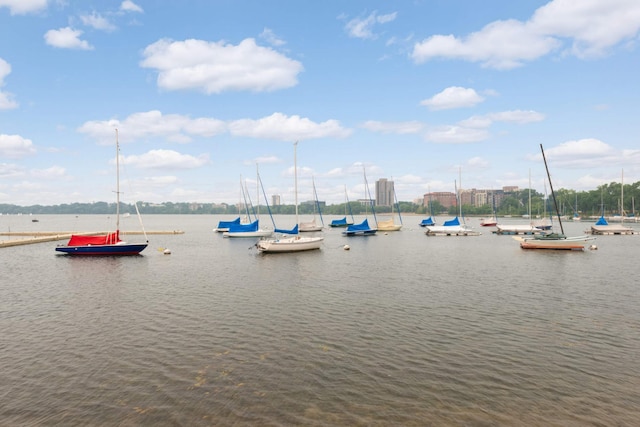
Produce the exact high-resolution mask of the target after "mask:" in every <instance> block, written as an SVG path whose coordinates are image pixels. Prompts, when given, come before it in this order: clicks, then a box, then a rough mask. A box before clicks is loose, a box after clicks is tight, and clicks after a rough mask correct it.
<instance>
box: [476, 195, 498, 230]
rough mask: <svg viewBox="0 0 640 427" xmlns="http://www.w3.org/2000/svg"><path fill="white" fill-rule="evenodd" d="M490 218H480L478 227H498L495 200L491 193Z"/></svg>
mask: <svg viewBox="0 0 640 427" xmlns="http://www.w3.org/2000/svg"><path fill="white" fill-rule="evenodd" d="M491 212H492V215H491V218H481V219H480V226H481V227H495V226H496V225H498V217H497V216H496V198H495V195H494V194H493V193H491Z"/></svg>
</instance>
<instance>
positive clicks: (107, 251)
mask: <svg viewBox="0 0 640 427" xmlns="http://www.w3.org/2000/svg"><path fill="white" fill-rule="evenodd" d="M146 247H147V243H136V244H124V245H122V244H120V245H118V244H115V245H90V246H58V247H56V251H58V252H63V253H65V254H67V255H74V256H127V255H139V254H140V252H142V251H143V250H144V249H145V248H146Z"/></svg>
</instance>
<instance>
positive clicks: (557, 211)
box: [540, 144, 564, 234]
mask: <svg viewBox="0 0 640 427" xmlns="http://www.w3.org/2000/svg"><path fill="white" fill-rule="evenodd" d="M540 151H541V152H542V160H544V168H545V169H546V170H547V179H549V187H550V188H551V197H553V205H554V206H555V208H556V215H557V216H558V222H559V223H560V232H561V233H562V234H564V228H563V227H562V218H561V217H560V211H559V210H558V201H557V200H556V193H555V192H554V191H553V184H552V183H551V175H550V174H549V167H548V166H547V158H546V157H545V156H544V149H543V148H542V144H540Z"/></svg>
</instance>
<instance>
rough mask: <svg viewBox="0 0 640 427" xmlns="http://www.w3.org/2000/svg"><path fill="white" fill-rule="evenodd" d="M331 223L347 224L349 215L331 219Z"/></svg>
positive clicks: (334, 224) (333, 224)
mask: <svg viewBox="0 0 640 427" xmlns="http://www.w3.org/2000/svg"><path fill="white" fill-rule="evenodd" d="M331 225H332V226H336V225H347V217H346V216H345V217H344V218H340V219H334V220H333V221H331Z"/></svg>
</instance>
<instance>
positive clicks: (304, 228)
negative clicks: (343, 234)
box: [296, 177, 324, 233]
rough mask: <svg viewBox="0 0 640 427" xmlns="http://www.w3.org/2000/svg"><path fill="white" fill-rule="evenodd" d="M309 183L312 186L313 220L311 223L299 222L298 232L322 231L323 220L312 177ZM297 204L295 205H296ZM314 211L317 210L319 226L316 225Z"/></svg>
mask: <svg viewBox="0 0 640 427" xmlns="http://www.w3.org/2000/svg"><path fill="white" fill-rule="evenodd" d="M311 183H312V185H313V197H314V200H315V202H314V208H313V209H314V215H313V219H312V220H311V221H306V222H300V223H299V224H298V227H299V229H300V232H301V233H302V232H310V231H322V228H323V227H324V220H323V219H322V211H321V210H320V202H319V201H318V193H317V191H316V182H315V180H314V179H313V177H311ZM296 204H297V203H296ZM316 209H317V210H318V216H319V217H320V222H321V225H320V224H317V223H316V217H315V211H316Z"/></svg>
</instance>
